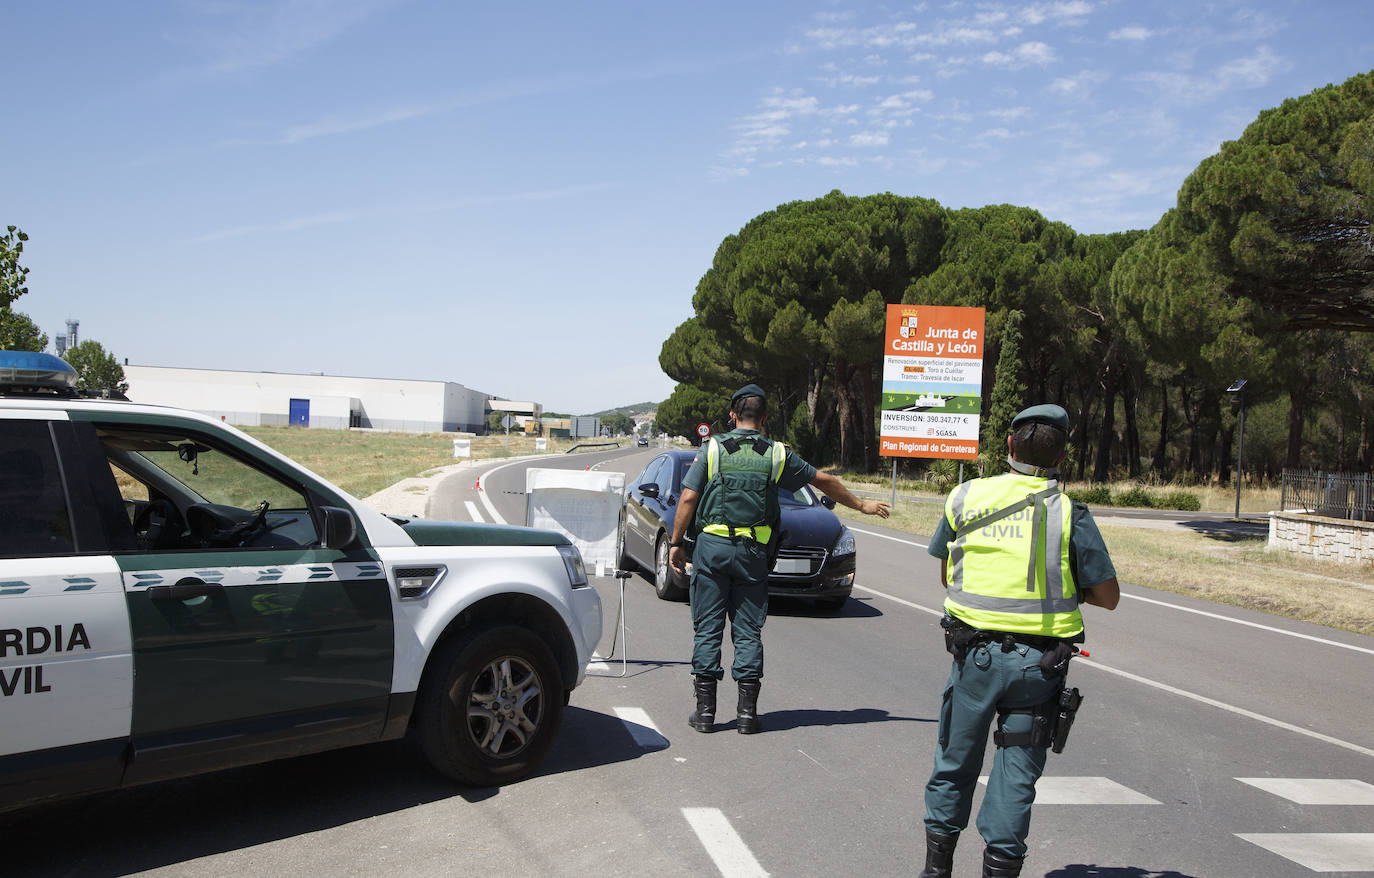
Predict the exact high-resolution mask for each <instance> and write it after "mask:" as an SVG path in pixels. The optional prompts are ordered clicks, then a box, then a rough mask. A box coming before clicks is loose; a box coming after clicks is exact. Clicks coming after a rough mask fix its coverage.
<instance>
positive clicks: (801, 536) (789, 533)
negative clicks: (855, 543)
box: [781, 506, 841, 549]
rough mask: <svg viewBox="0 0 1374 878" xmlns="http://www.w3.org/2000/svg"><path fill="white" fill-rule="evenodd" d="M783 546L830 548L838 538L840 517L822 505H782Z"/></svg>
mask: <svg viewBox="0 0 1374 878" xmlns="http://www.w3.org/2000/svg"><path fill="white" fill-rule="evenodd" d="M781 527H782V529H783V531H785V536H784V537H783V541H782V544H783V545H784V546H819V547H820V548H822V549H830V548H833V547H834V545H835V541H836V540H838V539H839V538H840V528H841V525H840V519H839V516H837V515H836V514H835V513H833V512H831V511H830V510H829V509H826V508H825V507H824V506H784V507H782V525H781Z"/></svg>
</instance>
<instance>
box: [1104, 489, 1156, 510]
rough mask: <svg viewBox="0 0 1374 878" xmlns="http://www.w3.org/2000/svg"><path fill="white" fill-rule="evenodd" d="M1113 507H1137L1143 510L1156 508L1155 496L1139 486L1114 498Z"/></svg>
mask: <svg viewBox="0 0 1374 878" xmlns="http://www.w3.org/2000/svg"><path fill="white" fill-rule="evenodd" d="M1112 505H1113V506H1135V507H1139V508H1141V509H1153V508H1155V505H1156V504H1155V498H1154V495H1153V494H1151V493H1150V492H1149V491H1147V490H1145V489H1144V488H1141V487H1139V486H1137V487H1134V488H1127V489H1126V490H1124V491H1122V492H1121V493H1120V494H1116V495H1114V496H1113V497H1112Z"/></svg>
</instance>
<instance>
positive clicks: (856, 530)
mask: <svg viewBox="0 0 1374 878" xmlns="http://www.w3.org/2000/svg"><path fill="white" fill-rule="evenodd" d="M850 530H852V531H854V533H856V534H868V535H869V536H870V537H880V538H881V539H884V540H892V542H894V543H905V544H906V545H908V546H915V547H916V548H918V549H924V548H926V547H927V545H928V544H927V543H917V542H914V541H912V540H904V539H902V538H901V537H893V536H888V535H887V534H880V533H878V532H877V531H875V530H864V529H863V528H858V527H851V528H850Z"/></svg>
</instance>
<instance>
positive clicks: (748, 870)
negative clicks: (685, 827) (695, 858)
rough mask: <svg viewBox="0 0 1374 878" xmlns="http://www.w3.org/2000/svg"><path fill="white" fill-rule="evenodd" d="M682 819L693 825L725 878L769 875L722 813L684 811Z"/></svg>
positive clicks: (698, 810) (699, 810)
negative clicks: (684, 818)
mask: <svg viewBox="0 0 1374 878" xmlns="http://www.w3.org/2000/svg"><path fill="white" fill-rule="evenodd" d="M682 816H683V817H686V818H687V822H688V823H689V824H691V827H692V831H693V832H695V833H696V834H697V838H698V839H700V840H701V844H702V847H704V848H706V853H708V854H710V855H711V860H712V862H714V863H715V864H716V868H717V869H719V870H720V874H721V875H722V876H723V878H766V876H767V875H768V873H767V872H765V871H763V867H762V866H760V865H759V861H758V860H756V859H754V855H753V854H752V853H750V852H749V848H748V847H746V846H745V844H744V841H743V840H742V839H741V838H740V837H739V835H738V834H737V833H736V832H735V830H734V827H732V826H731V825H730V821H729V820H727V819H726V818H725V815H724V814H722V813H721V812H720V810H719V809H717V808H683V809H682Z"/></svg>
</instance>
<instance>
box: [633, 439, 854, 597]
mask: <svg viewBox="0 0 1374 878" xmlns="http://www.w3.org/2000/svg"><path fill="white" fill-rule="evenodd" d="M696 455H697V453H696V451H694V450H673V451H665V452H664V453H662V454H660V455H658V456H657V457H655V458H654V459H653V460H651V461H649V465H648V466H646V467H644V469H643V471H642V472H640V473H639V475H637V476H635V478H634V479H633V480H632V481H630V483H629V484H628V485H627V486H626V488H625V502H624V506H623V508H622V510H621V515H620V538H619V545H620V549H619V559H620V567H621V568H622V569H626V570H633V569H634V568H635V567H643V568H645V569H646V570H648V571H649V573H650V576H651V578H652V579H653V582H654V590H655V591H657V592H658V596H659V597H660V598H662V599H663V600H666V601H680V600H686V599H687V585H688V578H687V577H686V576H683V575H681V574H679V573H678V572H677V571H675V570H673V569H672V568H671V567H669V566H668V540H669V539H670V537H671V535H672V528H673V516H674V515H676V514H677V502H678V498H679V497H681V496H682V478H683V476H685V475H686V474H687V468H688V467H690V466H691V465H692V461H693V460H694V459H696ZM778 505H779V507H780V509H781V512H782V523H781V525H780V529H781V533H782V535H781V539H782V545H781V546H780V547H779V549H778V557H777V561H776V562H775V563H774V565H773V572H772V574H771V575H770V576H769V577H768V593H769V594H770V595H773V596H777V597H799V598H807V599H809V600H812V601H814V602H815V603H816V604H817V605H818V606H820V607H824V608H827V609H832V610H838V609H839V608H840V607H842V606H844V603H845V601H847V600H849V595H850V593H851V592H852V591H853V590H854V564H855V557H856V553H855V549H854V534H853V533H851V532H850V530H849V528H847V527H845V526H844V525H843V524H842V523H840V519H839V518H838V517H837V516H836V515H835V513H834V512H832V511H831V509H832V508H833V507H834V505H835V502H834V501H833V500H831V499H830V498H829V497H824V496H821V495H818V494H817V493H816V492H815V491H813V490H811V488H810V487H809V486H808V487H803V488H802V489H801V490H799V491H781V492H779V494H778ZM686 549H687V552H688V557H689V558H690V557H691V550H692V543H691V541H690V540H689V541H688V543H687V546H686Z"/></svg>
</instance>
